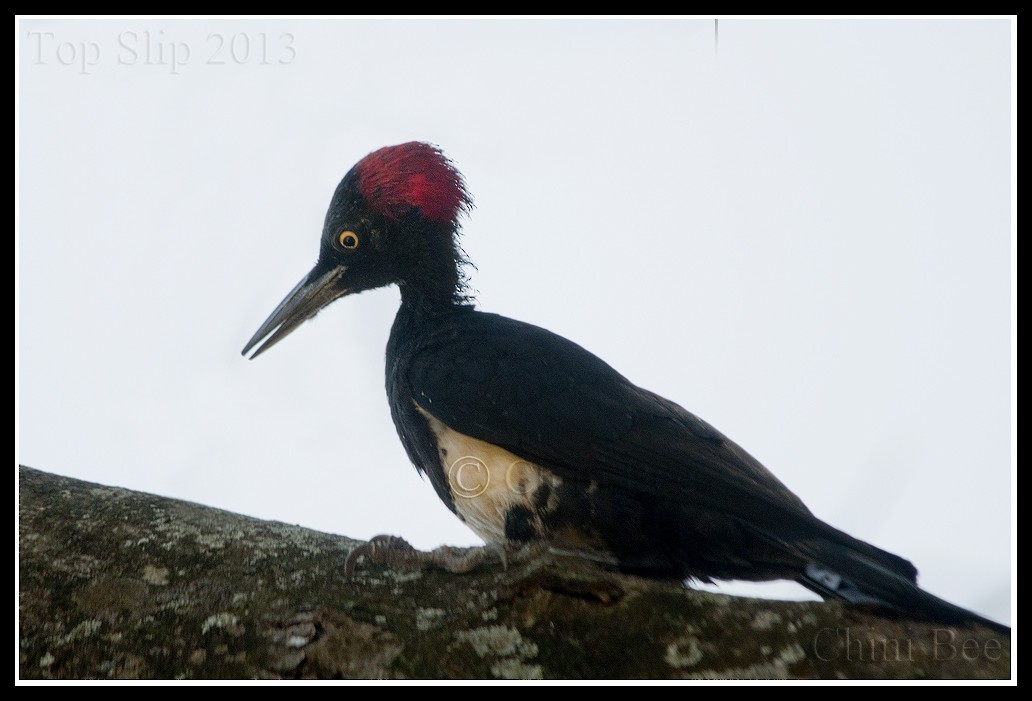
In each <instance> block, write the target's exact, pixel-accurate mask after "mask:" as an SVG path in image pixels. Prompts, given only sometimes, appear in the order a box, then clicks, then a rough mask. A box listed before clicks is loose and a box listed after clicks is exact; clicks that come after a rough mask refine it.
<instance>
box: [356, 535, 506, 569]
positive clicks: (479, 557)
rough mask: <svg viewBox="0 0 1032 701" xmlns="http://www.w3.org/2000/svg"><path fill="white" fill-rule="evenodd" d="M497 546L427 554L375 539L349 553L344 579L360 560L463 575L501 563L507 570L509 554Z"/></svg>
mask: <svg viewBox="0 0 1032 701" xmlns="http://www.w3.org/2000/svg"><path fill="white" fill-rule="evenodd" d="M506 551H507V548H505V547H503V546H500V545H493V544H492V545H485V546H483V547H478V548H459V547H455V546H453V545H442V546H440V547H438V548H434V549H433V550H430V551H424V550H417V549H415V548H414V547H412V546H411V545H410V544H409V542H408V541H407V540H405V539H404V538H399V537H398V536H394V535H378V536H374V537H373V538H371V539H369V540H368V541H366V542H365V543H362V544H361V545H359V546H358V547H356V548H355V549H354V550H352V551H351V552H350V553H349V554H348V557H347V559H346V560H345V561H344V578H345V579H351V578H352V577H353V576H354V574H355V569H356V567H357V566H358V563H359V561H360V560H363V561H364V562H365V563H366V564H369V563H376V564H380V565H385V566H387V567H391V568H399V569H417V570H425V569H437V570H443V571H445V572H451V573H452V574H466V573H468V572H472V571H473V570H475V569H476V568H478V567H480V566H481V565H483V564H487V563H491V562H500V563H501V565H502V567H507V566H508V562H509V554H508V553H507V552H506Z"/></svg>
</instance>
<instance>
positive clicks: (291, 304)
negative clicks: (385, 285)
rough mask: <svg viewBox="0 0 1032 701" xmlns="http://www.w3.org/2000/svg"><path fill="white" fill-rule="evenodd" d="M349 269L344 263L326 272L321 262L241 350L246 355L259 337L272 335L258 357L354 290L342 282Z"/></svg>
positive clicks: (252, 357)
mask: <svg viewBox="0 0 1032 701" xmlns="http://www.w3.org/2000/svg"><path fill="white" fill-rule="evenodd" d="M346 271H347V268H346V267H345V266H343V265H338V266H335V267H333V268H331V269H330V270H328V271H326V272H323V271H322V270H320V266H316V267H315V268H313V269H312V271H311V272H310V273H308V275H305V277H304V278H303V279H302V280H301V282H299V283H297V286H296V287H295V288H294V289H292V290H291V291H290V293H289V294H288V295H287V296H286V298H284V300H283V301H282V302H280V303H279V306H278V307H276V309H275V311H273V312H272V314H270V315H269V318H268V319H266V320H265V323H264V324H262V325H261V328H259V329H258V330H257V331H255V333H254V336H251V340H250V341H248V342H247V345H246V346H244V350H242V351H240V354H241V355H243V356H246V355H247V353H248V351H250V350H251V349H252V348H254V347H255V346H256V345H258V342H259V341H261V340H262V339H263V338H265V337H266V336H269V337H268V338H267V339H265V343H263V344H262V345H261V347H260V348H258V350H256V351H255V352H254V354H253V355H252V356H251V359H252V360H253V359H254V358H257V357H258V356H259V355H261V354H262V353H264V352H265V351H267V350H269V349H270V348H272V347H273V346H274V345H276V344H277V343H279V342H280V341H281V340H283V339H284V338H286V337H287V335H288V334H289V333H290V332H291V331H293V330H294V329H296V328H297V327H298V326H300V325H301V324H302V323H303V322H305V321H307V320H308V319H311V318H312V317H313V316H315V314H316V312H318V311H319V310H320V309H322V308H323V307H325V306H326V305H327V304H329V303H330V302H332V301H333V300H335V299H337V298H338V297H343V296H344V295H346V294H347V293H348V292H349V291H350V290H348V289H347V288H346V287H340V286H339V285H340V281H341V278H343V277H344V273H345V272H346ZM269 334H272V335H271V336H270V335H269Z"/></svg>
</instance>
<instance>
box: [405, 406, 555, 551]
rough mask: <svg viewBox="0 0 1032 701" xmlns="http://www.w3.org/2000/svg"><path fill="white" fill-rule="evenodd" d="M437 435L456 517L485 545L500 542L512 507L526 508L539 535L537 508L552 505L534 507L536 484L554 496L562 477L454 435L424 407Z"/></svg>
mask: <svg viewBox="0 0 1032 701" xmlns="http://www.w3.org/2000/svg"><path fill="white" fill-rule="evenodd" d="M416 409H417V410H418V411H419V412H420V413H421V414H422V415H423V416H425V417H426V419H427V421H428V422H429V423H430V429H431V430H432V431H433V432H434V435H435V436H436V437H437V446H438V451H439V454H440V457H441V466H442V467H443V469H444V472H445V475H447V478H448V487H449V489H450V490H451V494H452V501H453V503H454V504H455V511H456V512H457V513H458V514H459V517H460V518H461V519H462V520H463V522H465V523H466V525H468V526H469V527H470V528H472V529H473V531H474V532H475V533H476V534H477V535H478V536H480V537H481V538H483V539H484V540H485V541H486V542H488V543H499V544H501V543H505V541H506V538H505V518H506V515H507V514H508V513H509V511H510V510H511V509H513V508H514V507H519V506H524V507H526V508H527V509H528V510H529V511H530V512H531V514H533V516H532V523H533V525H535V526H536V530H537V532H538V533H539V534H542V531H543V530H544V529H543V526H542V524H541V522H540V517H539V515H538V514H539V512H540V511H542V510H543V508H547V507H548V506H553V505H535V503H534V495H535V493H536V492H537V490H538V488H540V487H542V486H545V485H548V487H549V488H550V489H549V493H550V494H552V495H554V494H555V492H556V490H557V488H558V487H559V485H560V484H561V483H562V480H561V479H560V478H559V477H558V476H556V475H555V474H553V473H551V472H549V471H547V470H545V469H543V468H541V467H539V466H537V465H534V464H533V463H529V462H527V461H526V460H523V459H522V458H520V457H518V456H516V455H514V454H512V453H510V452H509V451H507V450H504V449H502V448H499V447H498V446H496V445H492V444H490V443H485V442H484V441H482V440H479V439H477V438H472V437H470V436H467V435H465V434H462V433H459V432H458V431H455V430H453V429H451V428H449V427H448V426H446V425H444V424H443V423H442V422H441V421H439V420H438V419H437V418H435V417H434V416H433V415H432V414H430V413H429V412H427V411H426V410H425V409H423V408H422V407H420V406H419V405H418V404H417V405H416Z"/></svg>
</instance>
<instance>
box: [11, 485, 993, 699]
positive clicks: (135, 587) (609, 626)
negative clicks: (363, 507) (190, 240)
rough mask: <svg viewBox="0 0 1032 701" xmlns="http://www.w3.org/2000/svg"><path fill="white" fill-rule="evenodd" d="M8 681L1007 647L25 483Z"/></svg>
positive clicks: (880, 660) (919, 658) (884, 670)
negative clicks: (393, 558) (446, 567)
mask: <svg viewBox="0 0 1032 701" xmlns="http://www.w3.org/2000/svg"><path fill="white" fill-rule="evenodd" d="M19 510H20V531H19V546H20V552H19V564H20V626H21V627H20V641H21V649H20V674H21V676H22V678H66V679H67V678H79V679H82V678H209V679H216V678H219V679H233V678H236V679H240V678H256V677H257V678H281V677H288V678H290V677H361V678H369V677H386V678H402V677H407V678H486V679H491V678H510V677H545V678H557V677H559V678H727V677H734V678H783V677H805V678H828V679H836V678H838V679H841V678H892V679H904V678H1007V677H1009V676H1010V674H1011V671H1010V639H1009V638H1008V637H1005V636H999V635H996V634H994V633H993V632H992V631H990V630H987V629H984V628H973V629H960V628H951V627H945V626H937V625H934V624H929V623H920V622H913V621H906V620H894V619H888V618H884V617H880V616H879V615H877V614H875V613H873V612H869V611H862V610H858V609H855V608H853V609H851V608H846V607H843V606H841V605H839V604H834V603H794V602H784V601H767V600H758V599H745V598H735V597H729V596H722V595H716V594H709V593H703V592H697V591H692V590H690V589H685V588H683V587H681V586H678V585H677V584H673V583H667V582H654V581H649V580H644V579H639V578H635V577H628V576H622V575H616V574H612V573H607V572H602V571H599V570H598V569H595V568H594V567H592V566H589V565H587V564H585V563H581V562H578V561H571V560H569V559H564V560H561V561H560V560H557V559H556V558H554V557H544V558H536V559H530V560H527V561H522V562H519V563H516V564H513V565H510V567H509V568H508V569H506V570H502V569H500V568H497V567H482V568H480V569H477V570H476V571H474V572H472V573H470V574H463V575H456V574H449V573H446V572H441V571H430V570H427V571H420V570H404V569H392V568H385V567H383V566H381V565H374V564H369V563H362V564H360V565H359V567H358V569H357V572H356V574H355V576H354V578H353V579H352V580H351V581H346V580H345V579H344V578H343V576H342V570H343V565H344V560H345V558H346V557H347V555H348V553H349V552H350V551H351V550H352V549H353V548H354V547H355V545H356V541H354V540H351V539H349V538H344V537H340V536H334V535H329V534H326V533H318V532H315V531H310V530H307V529H304V528H300V527H298V526H290V525H286V524H283V523H276V522H271V521H260V520H257V519H252V518H247V517H244V516H239V515H236V514H232V513H228V512H225V511H219V510H217V509H212V508H208V507H204V506H199V505H197V504H190V503H186V502H182V501H176V500H173V499H166V498H162V497H157V496H152V495H148V494H142V493H139V492H131V491H128V490H124V489H117V488H113V487H104V486H100V485H96V484H91V483H88V482H82V481H79V480H74V479H69V478H66V477H59V476H57V475H52V474H47V473H44V472H40V471H38V470H33V469H30V468H24V467H23V468H21V471H20V504H19Z"/></svg>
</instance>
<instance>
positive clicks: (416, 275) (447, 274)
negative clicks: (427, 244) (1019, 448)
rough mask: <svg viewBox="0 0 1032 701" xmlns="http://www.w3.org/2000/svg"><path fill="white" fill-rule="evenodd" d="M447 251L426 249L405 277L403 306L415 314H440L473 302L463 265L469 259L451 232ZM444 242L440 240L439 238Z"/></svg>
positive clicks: (403, 280) (414, 257)
mask: <svg viewBox="0 0 1032 701" xmlns="http://www.w3.org/2000/svg"><path fill="white" fill-rule="evenodd" d="M446 240H447V244H446V248H447V250H440V249H438V250H422V251H419V252H418V254H417V255H416V256H413V259H414V260H413V263H412V264H411V265H410V266H406V267H408V268H409V274H408V275H405V276H403V277H402V279H401V280H400V282H399V283H398V286H399V287H400V288H401V305H402V307H403V308H405V309H407V310H408V311H409V312H411V313H412V314H413V315H415V316H419V317H425V316H436V315H439V314H442V313H448V312H450V311H453V310H455V309H456V308H460V307H467V306H469V304H470V302H471V301H472V299H471V296H470V295H469V293H468V290H467V288H466V278H465V275H463V270H462V264H463V263H464V261H465V258H464V256H463V254H462V253H461V251H460V250H459V249H458V246H457V244H455V243H454V239H453V238H452V236H451V235H448V237H447V239H446ZM438 241H440V239H438Z"/></svg>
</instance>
